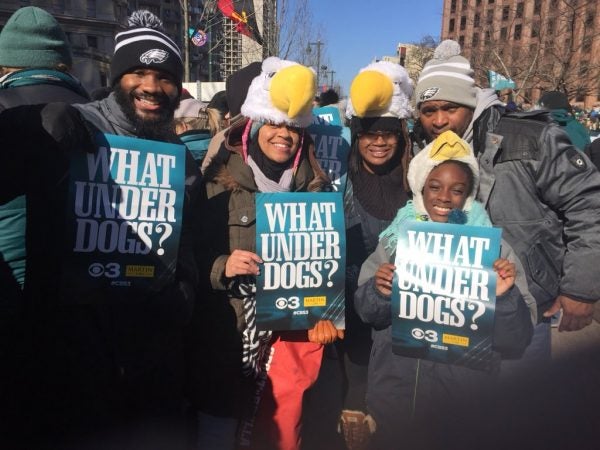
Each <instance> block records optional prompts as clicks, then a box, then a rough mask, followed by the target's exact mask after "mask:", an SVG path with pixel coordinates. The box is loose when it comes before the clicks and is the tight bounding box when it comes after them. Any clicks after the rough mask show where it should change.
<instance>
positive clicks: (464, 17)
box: [460, 16, 467, 30]
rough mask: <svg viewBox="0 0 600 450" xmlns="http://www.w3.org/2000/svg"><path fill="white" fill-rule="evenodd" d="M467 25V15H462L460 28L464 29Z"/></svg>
mask: <svg viewBox="0 0 600 450" xmlns="http://www.w3.org/2000/svg"><path fill="white" fill-rule="evenodd" d="M466 27H467V18H466V16H462V17H461V18H460V29H461V30H464V29H465V28H466Z"/></svg>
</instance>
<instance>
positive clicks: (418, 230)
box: [392, 221, 502, 370]
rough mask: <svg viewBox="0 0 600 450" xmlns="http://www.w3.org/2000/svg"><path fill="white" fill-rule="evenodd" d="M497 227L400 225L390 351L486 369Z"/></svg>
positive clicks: (493, 300)
mask: <svg viewBox="0 0 600 450" xmlns="http://www.w3.org/2000/svg"><path fill="white" fill-rule="evenodd" d="M501 232H502V230H501V229H499V228H492V227H474V226H467V225H455V224H446V223H436V222H417V221H411V222H407V223H406V224H404V225H403V228H402V229H401V231H400V234H399V238H398V247H397V249H396V259H395V262H394V264H395V266H396V270H395V274H394V283H393V289H392V350H393V352H394V353H396V354H399V355H404V356H410V357H415V358H421V359H428V360H432V361H438V362H444V363H451V364H456V365H464V366H467V367H471V368H474V369H481V370H486V369H489V368H490V364H491V358H492V333H493V327H494V312H495V304H496V273H495V272H494V271H493V268H492V267H493V263H494V261H495V260H496V259H497V258H498V257H499V254H500V236H501Z"/></svg>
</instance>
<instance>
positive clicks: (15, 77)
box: [0, 6, 89, 404]
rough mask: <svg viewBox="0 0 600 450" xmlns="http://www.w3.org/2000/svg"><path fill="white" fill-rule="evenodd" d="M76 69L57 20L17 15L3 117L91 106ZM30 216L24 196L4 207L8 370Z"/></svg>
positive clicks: (7, 35) (9, 39)
mask: <svg viewBox="0 0 600 450" xmlns="http://www.w3.org/2000/svg"><path fill="white" fill-rule="evenodd" d="M72 65H73V58H72V55H71V48H70V46H69V43H68V41H67V37H66V36H65V33H64V32H63V30H62V28H61V27H60V25H59V23H58V22H57V21H56V19H55V18H54V17H53V16H52V15H50V14H49V13H47V12H46V11H44V10H43V9H40V8H37V7H35V6H27V7H25V8H21V9H19V10H17V11H16V12H15V13H14V14H13V15H12V16H11V17H10V18H9V19H8V21H7V22H6V24H5V25H4V28H3V29H2V32H0V112H1V111H4V110H5V109H9V108H14V107H17V106H22V105H34V104H39V103H48V102H57V101H62V102H66V103H81V102H86V101H88V100H89V97H88V94H87V92H86V91H85V89H84V88H83V86H82V85H81V84H80V83H79V81H78V80H77V79H76V78H74V77H73V76H71V75H70V74H69V71H70V69H71V67H72ZM26 215H27V212H26V198H25V196H24V195H21V196H18V197H16V198H15V199H13V200H11V201H9V202H7V203H5V204H3V205H0V280H1V281H0V286H2V293H1V294H0V298H2V301H1V302H0V308H1V309H2V310H1V312H0V335H1V336H2V338H0V341H1V344H0V358H1V359H2V360H3V361H4V362H5V364H6V366H7V367H8V366H10V362H9V361H13V359H12V358H13V357H15V356H16V357H18V355H19V353H20V352H21V351H22V349H21V348H20V345H21V344H22V343H23V341H22V339H21V338H20V337H19V333H22V331H23V325H24V324H23V323H20V322H19V319H20V318H21V313H22V311H21V308H23V300H22V298H21V296H22V289H23V284H24V282H25V264H26V246H25V228H26ZM9 355H12V356H9ZM12 373H14V372H12ZM10 374H11V372H9V373H7V375H10ZM14 382H15V383H18V380H14ZM6 394H8V395H11V394H15V392H14V391H12V392H10V391H7V392H6ZM3 399H4V393H2V392H0V404H5V403H6V402H5V401H4V400H3Z"/></svg>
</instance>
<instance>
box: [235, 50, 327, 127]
mask: <svg viewBox="0 0 600 450" xmlns="http://www.w3.org/2000/svg"><path fill="white" fill-rule="evenodd" d="M315 93H316V76H315V72H314V70H312V69H310V68H308V67H306V66H303V65H301V64H298V63H296V62H294V61H287V60H283V59H279V58H277V57H275V56H272V57H269V58H267V59H265V60H264V61H263V63H262V70H261V73H260V75H258V76H257V77H255V78H254V80H252V83H251V84H250V87H249V88H248V94H247V96H246V100H245V101H244V104H243V105H242V108H241V111H242V114H243V115H244V116H246V117H248V118H249V119H252V120H253V121H260V122H269V123H274V124H287V125H291V126H294V127H300V128H305V127H307V126H308V125H310V124H311V122H312V101H313V99H314V97H315Z"/></svg>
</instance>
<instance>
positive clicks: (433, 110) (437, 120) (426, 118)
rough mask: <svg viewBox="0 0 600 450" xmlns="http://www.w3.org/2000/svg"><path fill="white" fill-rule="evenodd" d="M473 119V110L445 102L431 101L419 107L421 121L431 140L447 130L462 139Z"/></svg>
mask: <svg viewBox="0 0 600 450" xmlns="http://www.w3.org/2000/svg"><path fill="white" fill-rule="evenodd" d="M472 119H473V110H472V109H470V108H467V107H466V106H462V105H459V104H456V103H453V102H447V101H445V100H430V101H427V102H423V103H421V105H420V106H419V121H420V122H421V125H422V126H423V130H424V131H425V133H426V134H427V136H428V137H429V139H430V140H434V139H435V138H436V137H438V136H439V135H440V134H442V133H443V132H444V131H447V130H452V131H454V132H455V133H456V134H457V135H458V136H460V137H462V136H463V135H464V133H465V131H466V130H467V128H468V127H469V123H471V120H472Z"/></svg>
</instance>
